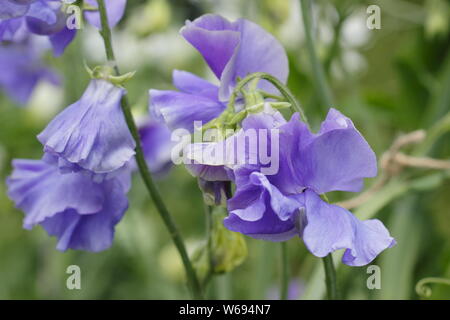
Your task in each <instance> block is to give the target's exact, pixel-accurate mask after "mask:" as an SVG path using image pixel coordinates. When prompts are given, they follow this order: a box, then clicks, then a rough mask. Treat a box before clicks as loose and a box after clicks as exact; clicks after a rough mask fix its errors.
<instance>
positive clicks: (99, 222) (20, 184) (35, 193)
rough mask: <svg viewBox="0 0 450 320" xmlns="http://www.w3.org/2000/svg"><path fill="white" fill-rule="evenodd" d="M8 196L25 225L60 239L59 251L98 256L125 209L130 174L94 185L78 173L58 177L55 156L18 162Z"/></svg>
mask: <svg viewBox="0 0 450 320" xmlns="http://www.w3.org/2000/svg"><path fill="white" fill-rule="evenodd" d="M13 167H14V171H13V173H12V175H11V176H10V177H9V178H8V180H7V185H8V195H9V197H10V198H11V199H12V200H13V201H14V202H15V204H16V206H17V207H18V208H20V209H21V210H23V211H24V212H25V218H24V222H23V226H24V228H25V229H31V228H33V227H34V226H36V225H41V226H42V227H43V228H44V229H45V230H46V231H47V233H48V234H49V235H51V236H56V237H57V238H58V244H57V249H58V250H60V251H66V250H67V249H74V250H87V251H93V252H98V251H102V250H105V249H107V248H109V247H110V246H111V244H112V241H113V238H114V228H115V225H116V224H117V223H118V222H119V221H120V220H121V219H122V217H123V214H124V213H125V211H126V210H127V208H128V200H127V197H126V193H127V192H128V189H129V185H130V182H129V180H130V172H127V173H125V174H123V175H121V176H118V177H116V178H114V179H109V180H105V181H103V182H102V183H96V182H95V181H93V180H92V179H91V178H90V177H89V176H87V175H84V174H82V173H68V174H61V172H60V171H59V170H58V166H57V158H56V157H54V156H51V155H48V154H46V155H45V156H44V157H43V159H41V160H26V159H16V160H14V161H13Z"/></svg>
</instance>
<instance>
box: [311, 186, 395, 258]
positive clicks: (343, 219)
mask: <svg viewBox="0 0 450 320" xmlns="http://www.w3.org/2000/svg"><path fill="white" fill-rule="evenodd" d="M305 208H306V220H307V223H306V226H305V227H304V230H303V235H302V237H303V241H304V242H305V245H306V247H307V248H308V250H309V251H311V252H312V253H313V254H314V255H315V256H317V257H325V256H326V255H328V254H329V253H330V252H333V251H335V250H339V249H347V250H346V252H345V254H344V257H343V260H342V261H343V262H344V263H345V264H348V265H351V266H362V265H366V264H368V263H370V262H371V261H372V260H373V259H375V258H376V257H377V255H378V254H380V253H381V252H382V251H383V250H385V249H387V248H390V247H392V246H393V245H394V244H395V240H394V238H392V237H391V236H390V235H389V232H388V231H387V229H386V228H385V227H384V226H383V224H382V223H381V222H380V221H378V220H367V221H360V220H358V219H357V218H356V217H355V216H353V214H351V213H350V212H349V211H347V210H345V209H344V208H341V207H338V206H335V205H331V204H328V203H326V202H324V201H322V199H320V197H319V196H318V195H317V194H316V193H315V192H314V191H312V190H306V191H305Z"/></svg>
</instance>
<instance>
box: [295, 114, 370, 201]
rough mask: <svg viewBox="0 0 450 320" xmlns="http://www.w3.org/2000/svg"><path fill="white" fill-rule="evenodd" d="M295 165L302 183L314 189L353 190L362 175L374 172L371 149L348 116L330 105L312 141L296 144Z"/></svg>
mask: <svg viewBox="0 0 450 320" xmlns="http://www.w3.org/2000/svg"><path fill="white" fill-rule="evenodd" d="M295 165H296V169H297V170H299V172H302V175H303V182H304V183H305V186H308V187H311V188H312V189H314V190H315V191H316V192H318V193H326V192H330V191H336V190H340V191H353V192H356V191H359V190H360V189H361V188H362V186H363V179H364V178H369V177H374V176H376V174H377V161H376V156H375V153H374V152H373V151H372V149H371V148H370V146H369V144H368V143H367V142H366V140H365V139H364V137H363V136H362V135H361V134H360V133H359V132H358V130H356V129H355V127H354V126H353V123H352V122H351V120H350V119H348V118H347V117H345V116H343V115H342V114H340V113H339V112H338V111H336V110H334V109H331V110H330V112H329V114H328V117H327V119H326V120H325V122H324V123H323V125H322V129H321V131H320V132H319V134H318V135H317V136H316V137H315V138H314V139H313V140H312V142H311V143H309V144H307V145H306V146H304V145H300V150H299V157H298V158H297V159H296V164H295Z"/></svg>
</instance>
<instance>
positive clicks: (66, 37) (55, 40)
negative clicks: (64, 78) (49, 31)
mask: <svg viewBox="0 0 450 320" xmlns="http://www.w3.org/2000/svg"><path fill="white" fill-rule="evenodd" d="M76 34H77V30H76V29H69V28H67V27H64V28H63V29H62V30H61V31H59V32H57V33H55V34H53V35H51V36H50V37H49V39H50V43H51V44H52V47H53V54H54V55H55V56H56V57H58V56H60V55H62V54H63V53H64V50H65V49H66V47H67V46H68V45H69V44H70V43H71V42H72V40H73V39H74V38H75V36H76Z"/></svg>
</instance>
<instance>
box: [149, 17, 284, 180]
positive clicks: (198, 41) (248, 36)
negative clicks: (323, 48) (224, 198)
mask: <svg viewBox="0 0 450 320" xmlns="http://www.w3.org/2000/svg"><path fill="white" fill-rule="evenodd" d="M180 33H181V34H182V35H183V37H184V38H185V39H186V40H187V41H189V42H190V43H191V44H192V45H193V46H194V47H195V48H196V49H197V50H198V51H199V52H200V53H201V54H202V55H203V57H204V59H205V61H206V62H207V63H208V65H209V67H210V68H211V70H212V71H213V72H214V74H215V75H216V76H217V78H218V79H219V80H220V86H216V85H214V84H212V83H210V82H208V81H206V80H204V79H201V78H199V77H197V76H195V75H193V74H191V73H188V72H183V71H174V73H173V84H174V86H175V87H176V88H177V89H178V90H179V91H170V90H166V91H161V90H150V103H149V104H150V113H151V114H152V115H153V117H154V118H155V119H158V120H160V121H163V122H165V123H166V124H167V126H168V127H169V128H170V129H171V130H175V129H179V128H182V129H187V130H189V131H190V132H193V130H194V122H195V121H201V122H202V124H206V123H207V122H209V121H211V120H213V119H215V118H217V117H218V116H219V115H220V114H221V113H222V112H223V111H224V110H225V108H226V102H227V100H228V97H229V94H230V92H231V90H232V89H233V87H234V86H235V84H236V81H237V78H238V77H245V76H246V75H247V74H249V73H253V72H268V73H271V74H272V75H274V76H275V77H277V78H278V79H279V80H281V81H282V82H286V79H287V76H288V71H289V68H288V60H287V56H286V53H285V51H284V49H283V47H282V46H281V44H280V43H279V42H278V41H277V40H276V39H275V38H274V37H273V36H272V35H270V34H269V33H268V32H266V31H265V30H263V29H262V28H261V27H259V26H258V25H256V24H254V23H253V22H250V21H248V20H245V19H239V20H237V21H236V22H229V21H228V20H226V19H225V18H223V17H221V16H219V15H212V14H207V15H204V16H202V17H200V18H198V19H196V20H195V21H193V22H190V21H188V22H186V25H185V27H183V28H182V29H181V31H180ZM259 87H260V88H261V89H264V90H267V91H273V90H274V88H273V87H272V86H271V85H270V84H269V83H267V82H266V81H261V82H260V85H259ZM188 169H189V171H190V172H191V173H193V174H194V175H195V176H199V177H200V178H202V179H205V180H208V181H227V180H229V179H228V175H227V173H226V171H225V169H224V168H218V167H209V166H206V165H204V164H200V163H198V164H192V165H189V166H188Z"/></svg>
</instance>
